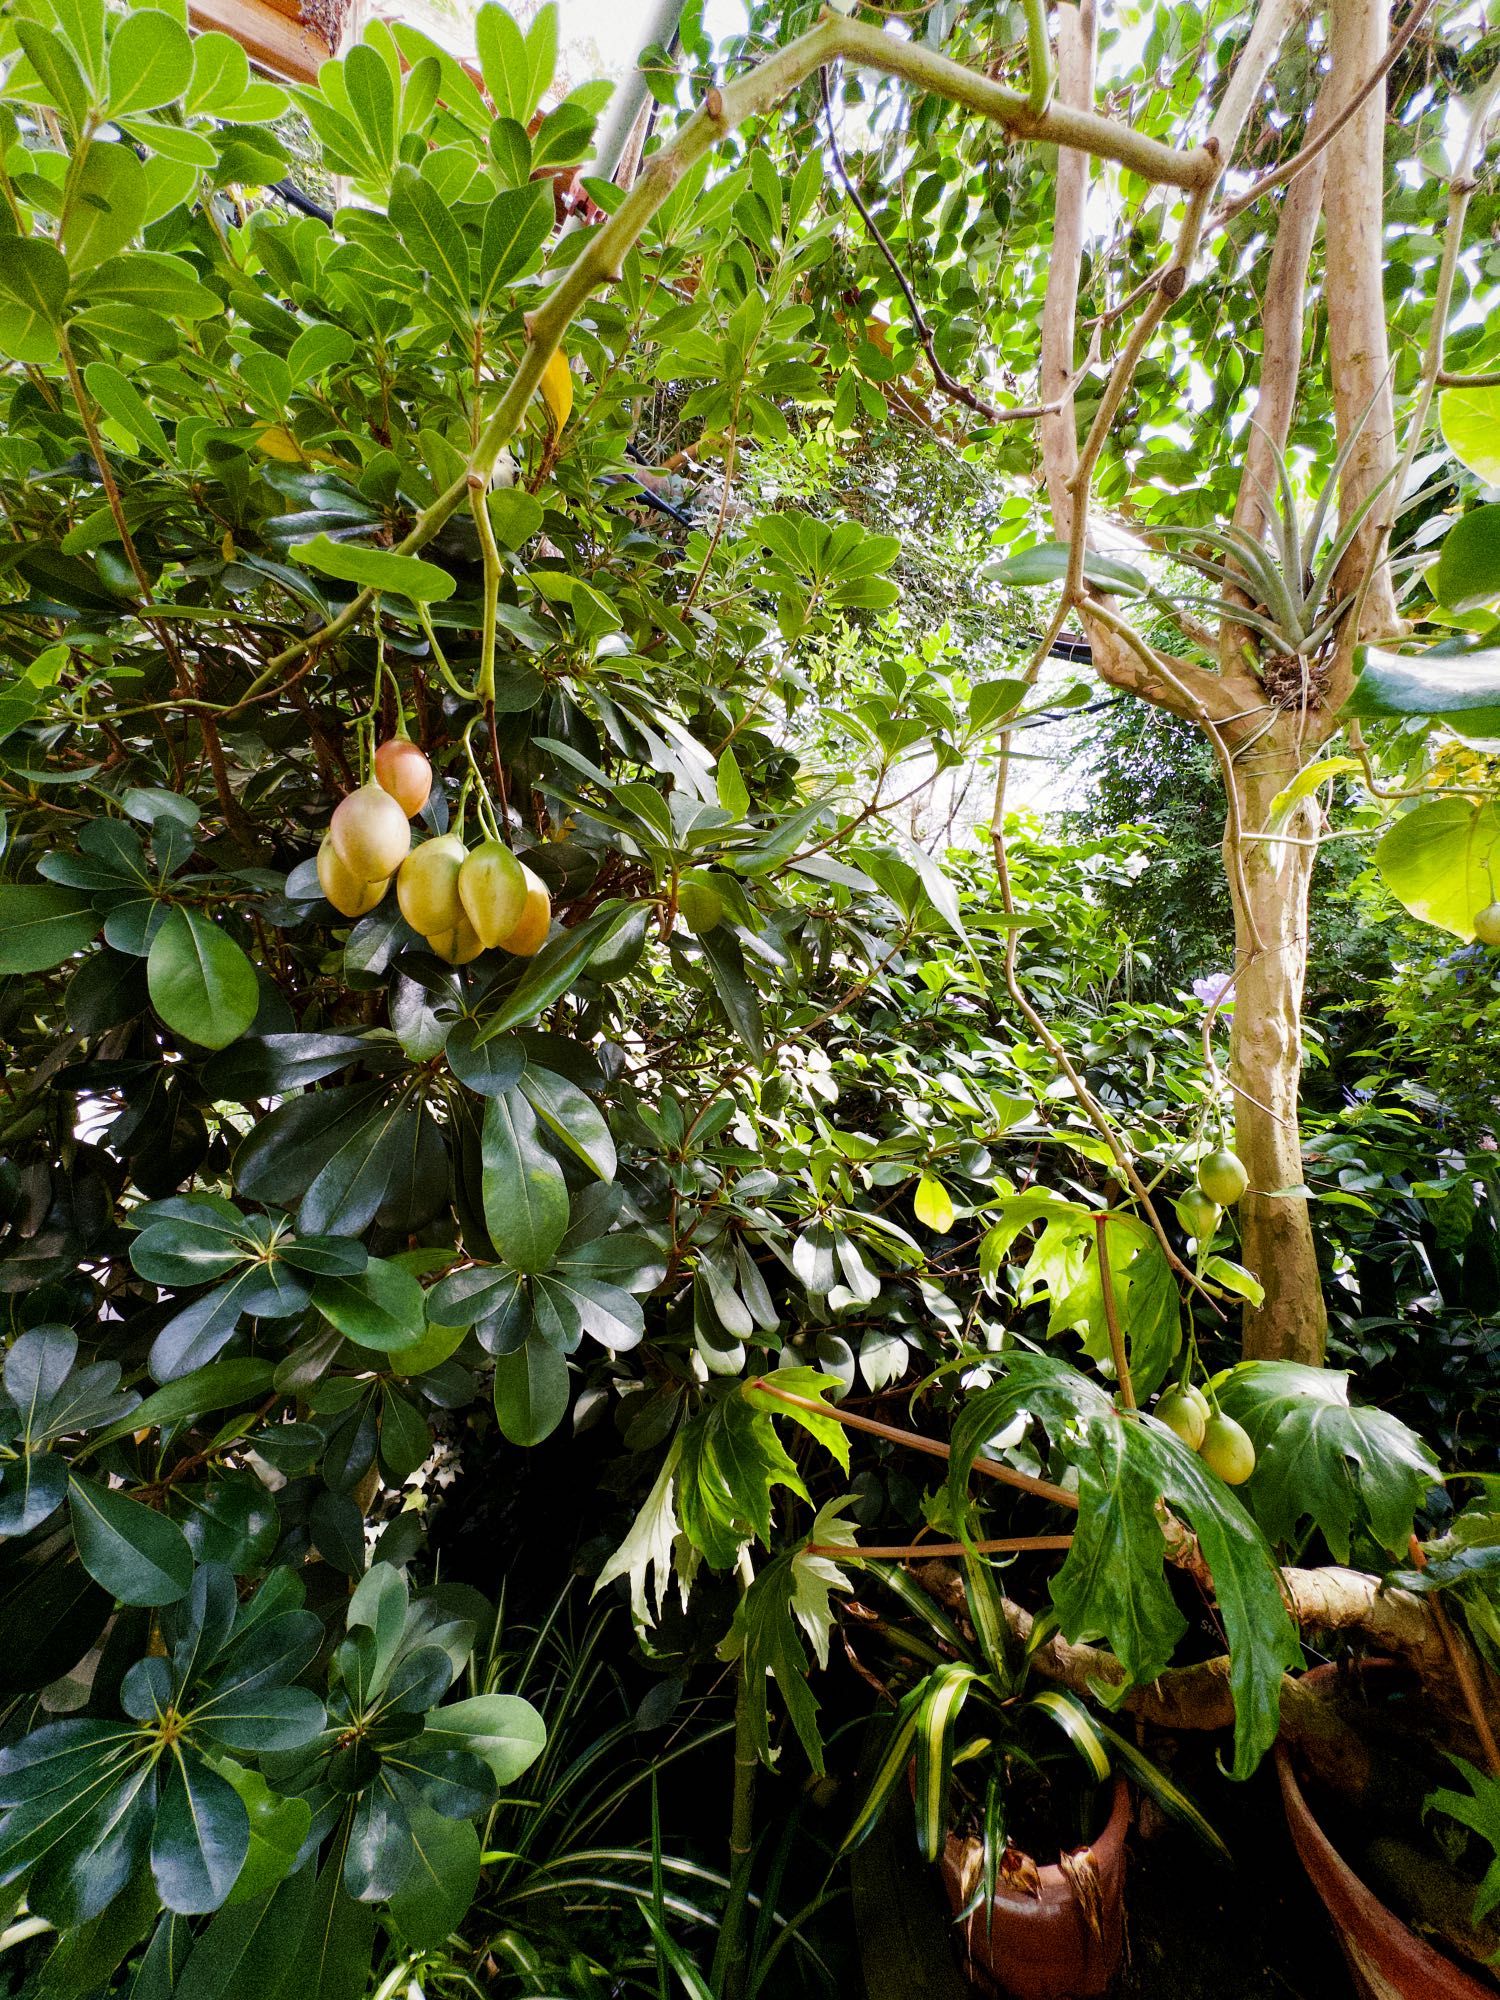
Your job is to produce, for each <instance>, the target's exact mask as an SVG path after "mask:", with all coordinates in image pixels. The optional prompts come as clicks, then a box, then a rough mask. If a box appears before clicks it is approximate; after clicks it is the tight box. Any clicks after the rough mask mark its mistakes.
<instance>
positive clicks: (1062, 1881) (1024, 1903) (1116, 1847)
mask: <svg viewBox="0 0 1500 2000" xmlns="http://www.w3.org/2000/svg"><path fill="white" fill-rule="evenodd" d="M1113 1786H1114V1802H1113V1804H1112V1805H1111V1807H1110V1812H1109V1818H1108V1819H1107V1820H1106V1821H1105V1822H1104V1825H1103V1826H1102V1827H1101V1828H1100V1830H1099V1836H1098V1838H1097V1839H1096V1840H1090V1841H1085V1842H1083V1846H1084V1847H1086V1848H1088V1849H1089V1850H1090V1851H1091V1852H1092V1853H1093V1855H1094V1857H1095V1860H1096V1862H1097V1864H1098V1868H1099V1872H1100V1874H1101V1875H1103V1874H1105V1873H1106V1872H1107V1871H1108V1869H1110V1868H1111V1867H1112V1866H1113V1865H1114V1863H1115V1860H1116V1858H1117V1856H1118V1855H1119V1853H1120V1851H1121V1849H1122V1848H1123V1847H1124V1845H1125V1835H1126V1833H1127V1832H1128V1831H1129V1827H1130V1786H1129V1783H1128V1782H1127V1780H1126V1777H1125V1774H1124V1772H1123V1771H1116V1772H1115V1774H1114V1779H1113ZM1079 1851H1080V1850H1079V1849H1078V1848H1070V1849H1069V1850H1068V1852H1069V1853H1073V1854H1076V1853H1078V1852H1079ZM1016 1852H1017V1853H1018V1854H1019V1853H1024V1852H1025V1850H1024V1849H1023V1848H1017V1849H1016ZM962 1854H963V1842H962V1841H961V1840H960V1839H959V1837H958V1835H957V1834H955V1833H950V1834H949V1835H948V1837H947V1839H946V1841H945V1842H944V1845H943V1855H944V1859H945V1860H946V1861H947V1862H948V1864H949V1866H950V1867H952V1868H953V1869H954V1870H955V1871H956V1870H957V1869H958V1867H959V1865H960V1862H961V1859H962ZM1026 1858H1027V1860H1028V1861H1033V1860H1034V1859H1035V1857H1034V1856H1032V1855H1027V1856H1026ZM1036 1870H1037V1876H1038V1878H1039V1882H1040V1889H1039V1893H1038V1894H1037V1895H1035V1896H1028V1895H1026V1894H1024V1893H1023V1892H1022V1891H1020V1890H1013V1889H1007V1888H1006V1887H1005V1886H1004V1884H1003V1882H997V1883H996V1885H995V1893H994V1896H993V1897H992V1899H991V1900H992V1901H993V1902H994V1903H995V1905H996V1906H997V1907H999V1906H1001V1905H1003V1906H1004V1907H1006V1908H1007V1909H1013V1910H1034V1909H1036V1908H1037V1907H1038V1905H1039V1904H1042V1903H1045V1902H1047V1901H1049V1900H1050V1901H1056V1900H1058V1899H1059V1898H1066V1899H1068V1900H1070V1901H1071V1900H1072V1898H1073V1893H1074V1891H1073V1885H1072V1883H1071V1882H1070V1881H1069V1879H1068V1877H1067V1876H1066V1875H1065V1874H1064V1873H1063V1871H1062V1869H1061V1868H1060V1867H1059V1865H1058V1864H1057V1862H1055V1861H1044V1862H1039V1863H1037V1864H1036ZM1486 2000H1489V1996H1486Z"/></svg>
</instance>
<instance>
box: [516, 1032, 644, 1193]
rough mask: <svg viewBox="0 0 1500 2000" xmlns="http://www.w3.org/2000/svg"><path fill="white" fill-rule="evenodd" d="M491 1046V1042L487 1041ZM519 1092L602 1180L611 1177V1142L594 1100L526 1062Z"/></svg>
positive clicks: (565, 1080) (560, 1079) (546, 1124)
mask: <svg viewBox="0 0 1500 2000" xmlns="http://www.w3.org/2000/svg"><path fill="white" fill-rule="evenodd" d="M491 1046H493V1045H491ZM520 1085H521V1093H522V1095H523V1096H524V1097H525V1099H526V1101H527V1103H528V1104H529V1105H530V1106H531V1108H532V1110H533V1111H534V1112H535V1113H536V1115H537V1117H538V1118H539V1119H540V1120H541V1122H542V1123H543V1124H544V1125H545V1126H546V1127H547V1129H548V1131H549V1132H551V1133H553V1134H554V1135H555V1137H557V1138H558V1139H560V1140H561V1141H562V1143H563V1144H564V1145H565V1146H566V1147H567V1148H568V1150H569V1151H570V1152H572V1153H576V1154H577V1156H578V1158H579V1159H580V1160H582V1161H583V1163H584V1165H585V1166H586V1167H589V1168H591V1169H592V1171H593V1172H594V1173H596V1174H597V1175H598V1176H599V1178H600V1180H602V1181H612V1180H613V1179H614V1177H615V1142H614V1140H613V1138H612V1137H611V1135H610V1130H609V1126H608V1124H607V1123H606V1122H605V1119H604V1116H603V1114H602V1112H601V1111H600V1110H599V1107H598V1106H597V1105H596V1104H595V1102H594V1100H593V1099H592V1098H591V1097H589V1096H588V1095H587V1094H586V1093H585V1092H584V1091H581V1090H579V1089H578V1088H577V1086H576V1085H575V1084H571V1083H569V1082H568V1080H567V1078H566V1077H561V1076H558V1075H556V1074H555V1073H554V1072H553V1071H551V1070H546V1069H537V1068H534V1067H533V1066H531V1065H530V1064H528V1065H527V1067H526V1069H525V1071H524V1073H523V1075H522V1077H521V1079H520Z"/></svg>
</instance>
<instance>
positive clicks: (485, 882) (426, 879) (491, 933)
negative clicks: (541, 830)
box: [318, 736, 552, 965]
mask: <svg viewBox="0 0 1500 2000" xmlns="http://www.w3.org/2000/svg"><path fill="white" fill-rule="evenodd" d="M431 791H432V766H431V765H430V764H429V763H428V761H427V759H426V757H424V756H423V754H422V752H421V751H420V750H419V749H418V747H417V745H416V744H415V743H413V742H411V741H409V739H407V738H406V737H399V736H398V737H392V738H390V740H389V741H388V742H385V743H382V744H381V746H380V748H379V749H378V750H377V751H376V753H375V772H374V776H373V777H372V778H371V779H370V780H369V781H368V783H366V784H363V785H361V786H360V787H359V789H358V791H354V792H351V793H350V794H349V796H348V797H347V798H345V799H343V800H341V801H340V803H339V805H338V807H337V809H336V810H335V812H334V815H333V819H332V821H331V823H330V825H329V828H328V832H327V833H326V834H325V835H324V837H323V843H322V845H321V847H320V848H319V849H318V881H319V883H320V884H321V886H322V890H323V894H324V895H325V896H326V897H327V898H328V900H329V902H330V903H332V905H333V907H334V908H335V909H336V910H337V911H338V912H339V914H340V915H341V916H345V917H362V916H365V915H366V914H367V913H368V912H369V911H371V910H373V909H374V908H375V907H376V905H377V904H378V903H380V902H382V901H383V900H384V898H385V896H386V894H387V892H388V890H389V889H390V886H391V881H392V878H394V879H395V883H396V901H397V902H398V903H399V905H400V907H401V914H402V916H403V917H404V918H405V919H406V921H407V922H408V923H409V924H410V925H411V927H412V929H413V930H414V931H417V932H419V933H420V934H421V936H422V937H424V938H425V939H426V940H427V943H428V944H429V946H430V947H431V948H432V950H433V951H434V952H435V953H436V954H437V956H438V957H439V958H441V959H444V960H446V961H447V963H448V964H449V965H467V964H468V962H469V960H470V959H472V958H477V957H478V956H479V954H480V952H482V951H489V950H492V949H494V948H496V947H498V948H499V949H500V950H501V951H508V952H512V953H514V954H515V956H516V957H518V958H530V957H532V956H533V955H534V954H535V953H536V952H538V951H540V949H541V947H542V945H543V943H544V942H545V941H546V937H547V932H548V930H549V928H550V927H551V923H552V899H551V897H550V896H549V895H548V893H547V889H546V886H545V885H544V884H543V883H542V882H540V881H539V880H538V879H537V877H536V876H535V875H534V874H533V873H532V871H531V870H530V869H529V868H528V867H527V866H526V864H525V863H524V862H523V861H520V860H518V859H517V857H516V856H515V855H514V854H512V853H511V851H510V849H509V848H508V847H506V846H505V845H504V844H503V843H502V842H501V841H498V840H482V841H481V842H480V843H479V845H478V846H477V847H474V848H468V847H466V846H465V845H464V843H463V841H462V840H461V839H460V837H459V836H458V835H457V834H456V833H444V834H438V835H437V836H435V837H434V838H433V839H431V840H424V841H422V842H421V844H420V845H419V846H417V847H413V846H412V844H411V821H412V819H414V818H415V816H416V815H417V814H418V813H419V812H420V811H421V810H422V808H423V806H425V805H426V803H427V800H428V797H429V795H430V794H431Z"/></svg>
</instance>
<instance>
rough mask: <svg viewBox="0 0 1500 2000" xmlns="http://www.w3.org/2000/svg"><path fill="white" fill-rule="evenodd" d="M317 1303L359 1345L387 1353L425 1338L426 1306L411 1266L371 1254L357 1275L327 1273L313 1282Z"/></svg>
mask: <svg viewBox="0 0 1500 2000" xmlns="http://www.w3.org/2000/svg"><path fill="white" fill-rule="evenodd" d="M312 1297H313V1304H314V1305H315V1306H316V1307H317V1309H318V1311H319V1312H320V1313H322V1314H323V1316H324V1318H325V1319H329V1320H331V1321H332V1322H333V1324H334V1325H335V1326H336V1327H337V1328H338V1330H339V1332H340V1333H341V1334H343V1335H344V1337H345V1339H346V1340H352V1341H354V1343H355V1344H356V1345H357V1346H359V1347H370V1348H375V1349H377V1350H379V1351H382V1352H385V1351H389V1350H391V1349H393V1348H402V1347H410V1346H411V1345H412V1344H413V1342H415V1341H418V1340H420V1339H421V1338H422V1334H423V1332H424V1330H425V1328H426V1324H427V1320H426V1308H425V1304H424V1301H423V1297H422V1287H421V1286H420V1285H419V1284H418V1283H417V1280H416V1279H415V1278H414V1277H413V1276H412V1274H411V1273H410V1271H407V1270H404V1269H403V1268H402V1266H401V1265H399V1264H393V1263H391V1262H389V1261H388V1260H387V1259H386V1258H384V1257H372V1258H370V1260H369V1262H368V1263H367V1264H366V1266H365V1268H364V1270H363V1271H361V1272H359V1273H358V1274H357V1275H354V1276H329V1277H322V1278H319V1279H318V1280H317V1282H316V1283H315V1284H314V1286H313V1295H312Z"/></svg>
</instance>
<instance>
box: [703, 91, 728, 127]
mask: <svg viewBox="0 0 1500 2000" xmlns="http://www.w3.org/2000/svg"><path fill="white" fill-rule="evenodd" d="M703 109H704V111H705V113H706V114H707V115H708V117H710V118H711V119H712V120H713V122H714V123H715V125H722V124H723V122H724V97H723V93H722V92H721V91H720V89H719V87H718V85H717V84H712V85H710V86H709V92H708V95H707V97H705V98H704V100H703Z"/></svg>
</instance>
